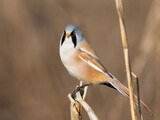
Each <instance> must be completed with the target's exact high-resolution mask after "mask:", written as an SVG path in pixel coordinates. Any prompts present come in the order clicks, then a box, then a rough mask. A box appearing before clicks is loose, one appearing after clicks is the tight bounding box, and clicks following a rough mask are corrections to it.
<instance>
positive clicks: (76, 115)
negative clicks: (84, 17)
mask: <svg viewBox="0 0 160 120" xmlns="http://www.w3.org/2000/svg"><path fill="white" fill-rule="evenodd" d="M82 84H83V83H82V82H80V84H79V86H82ZM77 87H78V86H77ZM77 87H76V88H77ZM87 88H88V86H86V87H85V88H84V94H83V96H81V95H80V96H77V94H78V95H79V92H78V93H77V94H76V99H78V100H81V99H83V101H84V99H85V97H86V94H87ZM68 97H69V99H70V102H71V104H70V114H71V120H82V104H81V103H80V102H79V101H78V100H77V101H78V102H77V101H74V100H73V99H72V97H70V94H69V95H68ZM77 97H78V98H77ZM81 101H82V100H81ZM83 107H84V106H83ZM93 120H94V119H93Z"/></svg>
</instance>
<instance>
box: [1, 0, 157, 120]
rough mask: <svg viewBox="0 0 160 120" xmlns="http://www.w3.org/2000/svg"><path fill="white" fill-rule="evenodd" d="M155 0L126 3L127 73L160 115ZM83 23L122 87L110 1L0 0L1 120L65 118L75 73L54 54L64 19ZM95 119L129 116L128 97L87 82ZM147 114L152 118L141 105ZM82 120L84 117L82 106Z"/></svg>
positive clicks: (117, 119)
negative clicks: (135, 77)
mask: <svg viewBox="0 0 160 120" xmlns="http://www.w3.org/2000/svg"><path fill="white" fill-rule="evenodd" d="M159 6H160V1H159V0H140V1H139V0H134V1H124V14H125V22H126V27H127V33H128V38H129V50H130V58H131V66H132V71H133V72H134V73H135V74H136V75H137V76H138V77H139V79H140V81H139V82H140V93H141V99H142V100H143V101H144V102H145V103H146V104H147V105H148V106H149V107H150V108H151V109H152V110H153V111H154V113H155V114H160V93H159V91H160V14H159V11H160V7H159ZM70 23H73V24H76V25H78V26H79V27H80V29H81V31H82V33H83V34H84V36H85V38H86V39H87V40H88V41H89V42H90V44H91V46H92V48H93V49H94V50H95V51H96V54H97V55H98V57H99V58H100V59H101V61H102V62H103V64H104V65H105V66H106V68H107V70H108V71H110V72H111V73H112V74H113V75H115V76H116V77H117V78H118V79H119V80H120V81H121V82H122V83H123V84H125V85H126V86H127V83H126V74H125V65H124V56H123V49H122V44H121V36H120V30H119V21H118V16H117V12H116V8H115V2H114V0H92V1H89V0H88V1H86V0H79V1H75V0H0V120H69V119H70V111H69V110H70V108H69V107H70V101H69V99H68V98H67V95H68V94H69V93H71V92H72V91H73V90H74V88H75V86H76V85H77V84H79V81H77V80H75V79H74V78H72V77H71V76H70V75H69V74H68V73H67V71H66V69H65V68H64V66H63V65H62V63H61V60H60V57H59V40H60V37H61V34H62V32H63V30H64V28H65V26H66V25H67V24H70ZM86 101H87V102H88V103H89V105H90V106H91V107H92V108H93V110H94V112H95V113H96V115H97V116H98V118H99V119H100V120H106V119H108V120H122V119H126V120H129V119H131V115H130V107H129V99H127V98H126V97H124V96H122V95H121V94H119V93H118V92H117V91H115V90H113V89H111V88H109V87H106V86H97V87H93V86H91V87H89V89H88V92H87V97H86ZM142 113H143V116H144V118H145V120H152V119H153V118H152V117H150V116H149V115H148V112H147V111H146V110H145V109H142ZM83 118H84V120H88V119H89V118H88V116H87V114H86V112H85V111H83Z"/></svg>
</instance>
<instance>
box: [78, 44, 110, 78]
mask: <svg viewBox="0 0 160 120" xmlns="http://www.w3.org/2000/svg"><path fill="white" fill-rule="evenodd" d="M79 58H80V59H81V60H83V61H84V62H86V63H87V64H88V65H90V66H91V67H93V68H94V69H96V70H97V71H99V72H101V73H103V74H105V75H107V76H109V77H111V78H113V77H112V75H111V74H110V73H109V72H108V71H107V70H106V68H105V67H104V65H103V64H102V62H101V61H100V59H99V58H98V57H97V56H96V55H95V53H94V51H93V50H92V48H91V47H90V46H89V44H88V43H87V42H85V43H83V44H82V45H81V46H80V48H79Z"/></svg>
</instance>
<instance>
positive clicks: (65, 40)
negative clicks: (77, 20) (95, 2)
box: [60, 24, 84, 48]
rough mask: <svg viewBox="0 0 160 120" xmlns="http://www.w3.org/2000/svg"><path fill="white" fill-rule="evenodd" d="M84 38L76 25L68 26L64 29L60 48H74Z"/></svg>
mask: <svg viewBox="0 0 160 120" xmlns="http://www.w3.org/2000/svg"><path fill="white" fill-rule="evenodd" d="M83 39H84V37H83V35H82V33H81V31H80V29H79V28H78V26H77V25H74V24H69V25H67V26H66V27H65V29H64V32H63V33H62V36H61V40H60V47H63V48H64V47H65V48H68V47H71V48H76V47H77V45H78V44H79V43H80V42H81V41H83Z"/></svg>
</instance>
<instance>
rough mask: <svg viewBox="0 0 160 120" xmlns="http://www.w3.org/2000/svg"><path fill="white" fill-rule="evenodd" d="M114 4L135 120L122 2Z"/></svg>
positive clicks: (135, 118)
mask: <svg viewBox="0 0 160 120" xmlns="http://www.w3.org/2000/svg"><path fill="white" fill-rule="evenodd" d="M115 2H116V8H117V12H118V16H119V23H120V31H121V37H122V45H123V51H124V59H125V66H126V72H127V81H128V87H129V96H130V109H131V115H132V120H137V114H136V107H135V103H134V94H133V84H132V77H131V66H130V60H129V51H128V43H127V34H126V28H125V22H124V17H123V7H122V1H121V0H115Z"/></svg>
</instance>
